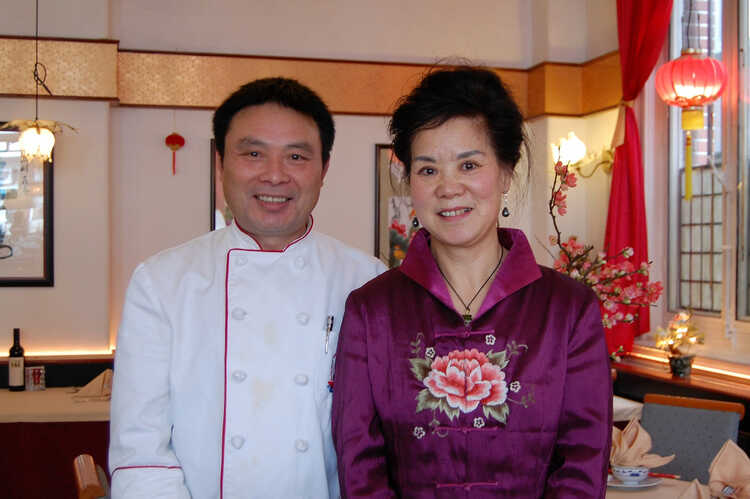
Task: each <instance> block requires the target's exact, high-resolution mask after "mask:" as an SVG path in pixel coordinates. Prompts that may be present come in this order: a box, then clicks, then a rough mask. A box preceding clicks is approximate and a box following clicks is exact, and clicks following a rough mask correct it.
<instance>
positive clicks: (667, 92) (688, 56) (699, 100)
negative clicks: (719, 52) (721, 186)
mask: <svg viewBox="0 0 750 499" xmlns="http://www.w3.org/2000/svg"><path fill="white" fill-rule="evenodd" d="M692 14H693V2H692V0H691V2H690V8H689V11H688V26H687V30H686V31H687V33H686V35H688V36H686V37H685V38H686V39H687V40H688V47H687V48H685V49H683V50H682V54H681V55H680V57H678V58H677V59H674V60H672V61H669V62H668V63H666V64H664V65H663V66H662V67H660V68H659V70H658V71H657V72H656V76H655V85H656V92H657V93H658V94H659V97H661V99H662V100H663V101H664V102H666V103H667V104H669V105H670V106H677V107H680V108H682V129H683V130H684V131H685V199H687V200H690V199H692V197H693V186H692V183H693V147H692V146H693V139H692V136H691V134H690V132H691V131H692V130H702V129H703V127H704V122H703V106H705V105H707V104H710V103H712V102H713V101H715V100H716V99H718V98H719V97H720V96H721V93H722V92H723V91H724V87H725V85H726V81H727V74H726V71H725V70H724V65H723V64H722V63H721V61H718V60H716V59H714V58H713V57H707V56H705V55H703V54H702V52H701V50H700V48H697V49H696V48H691V47H690V38H689V30H690V19H691V17H692Z"/></svg>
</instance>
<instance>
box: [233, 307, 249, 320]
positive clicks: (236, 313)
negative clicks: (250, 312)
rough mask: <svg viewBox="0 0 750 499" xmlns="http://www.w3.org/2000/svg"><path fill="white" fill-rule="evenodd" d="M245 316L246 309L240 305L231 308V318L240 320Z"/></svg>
mask: <svg viewBox="0 0 750 499" xmlns="http://www.w3.org/2000/svg"><path fill="white" fill-rule="evenodd" d="M245 316H247V311H246V310H245V309H244V308H242V307H234V308H233V309H232V319H236V320H238V321H241V320H242V319H244V318H245Z"/></svg>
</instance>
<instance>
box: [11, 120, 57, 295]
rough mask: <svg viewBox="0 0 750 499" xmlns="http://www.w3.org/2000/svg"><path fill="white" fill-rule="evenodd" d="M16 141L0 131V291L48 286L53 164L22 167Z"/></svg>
mask: <svg viewBox="0 0 750 499" xmlns="http://www.w3.org/2000/svg"><path fill="white" fill-rule="evenodd" d="M3 124H4V123H0V125H3ZM20 135H21V133H20V131H19V130H15V129H3V130H0V286H54V254H53V242H54V239H53V209H52V208H53V188H52V186H53V168H52V165H53V162H54V159H52V160H50V161H46V162H44V163H42V162H41V161H39V160H34V161H27V160H26V159H25V158H23V157H22V155H21V148H20V144H19V143H18V138H19V136H20Z"/></svg>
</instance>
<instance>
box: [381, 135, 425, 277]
mask: <svg viewBox="0 0 750 499" xmlns="http://www.w3.org/2000/svg"><path fill="white" fill-rule="evenodd" d="M403 173H404V165H403V164H402V163H401V162H400V161H399V160H398V159H396V157H395V156H394V155H393V151H392V150H391V146H390V144H376V145H375V256H376V257H378V258H380V259H381V260H382V261H383V263H385V264H386V265H388V266H389V267H397V266H399V265H401V262H402V261H403V259H404V257H405V256H406V250H407V249H408V247H409V243H410V242H411V240H412V238H413V237H414V235H415V234H416V233H417V231H418V230H419V228H420V225H419V222H418V220H417V217H416V215H415V214H414V209H413V208H412V203H411V197H410V196H409V194H408V189H407V188H406V184H405V183H404V181H403Z"/></svg>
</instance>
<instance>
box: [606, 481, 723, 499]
mask: <svg viewBox="0 0 750 499" xmlns="http://www.w3.org/2000/svg"><path fill="white" fill-rule="evenodd" d="M660 480H661V481H660V482H659V483H658V484H655V485H652V486H643V487H629V488H624V487H612V486H608V487H607V495H606V498H607V499H676V498H678V497H680V495H681V494H682V493H683V492H685V490H687V488H688V487H689V486H690V482H686V481H684V480H675V479H673V478H661V479H660ZM701 488H702V489H703V491H704V492H705V493H706V496H707V497H709V495H708V486H707V485H701Z"/></svg>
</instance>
